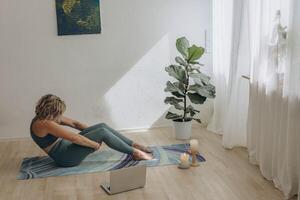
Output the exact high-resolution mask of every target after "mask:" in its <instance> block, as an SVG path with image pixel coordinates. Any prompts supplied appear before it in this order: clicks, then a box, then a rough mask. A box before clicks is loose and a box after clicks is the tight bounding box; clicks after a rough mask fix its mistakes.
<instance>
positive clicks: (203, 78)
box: [190, 72, 210, 86]
mask: <svg viewBox="0 0 300 200" xmlns="http://www.w3.org/2000/svg"><path fill="white" fill-rule="evenodd" d="M190 77H191V78H192V79H193V80H194V82H195V83H196V84H198V85H201V86H203V83H204V84H205V85H208V84H209V81H210V77H209V76H207V75H205V74H203V73H201V72H200V73H191V74H190Z"/></svg>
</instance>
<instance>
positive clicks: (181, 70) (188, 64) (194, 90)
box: [164, 37, 216, 123]
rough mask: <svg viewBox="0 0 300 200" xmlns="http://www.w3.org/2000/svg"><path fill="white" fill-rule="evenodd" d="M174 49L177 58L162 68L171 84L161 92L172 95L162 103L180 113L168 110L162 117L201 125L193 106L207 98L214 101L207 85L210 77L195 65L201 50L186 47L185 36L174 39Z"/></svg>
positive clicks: (187, 45)
mask: <svg viewBox="0 0 300 200" xmlns="http://www.w3.org/2000/svg"><path fill="white" fill-rule="evenodd" d="M176 48H177V50H178V52H179V53H180V54H181V56H177V57H176V58H175V61H176V64H172V65H170V66H168V67H166V68H165V71H166V72H168V74H169V75H170V76H171V77H173V78H174V79H175V81H173V82H171V81H168V82H167V84H166V88H165V90H164V91H165V92H168V93H170V94H171V95H172V96H168V97H166V99H165V101H164V102H165V103H166V104H169V105H171V106H173V107H175V108H176V109H177V110H179V111H180V112H182V114H177V113H172V112H170V111H169V112H168V113H167V114H166V116H165V117H166V118H167V119H172V120H174V121H182V122H185V121H190V120H195V121H197V122H199V123H201V120H200V119H199V118H196V117H195V115H196V114H197V113H199V112H200V111H199V110H197V109H195V108H194V106H193V104H203V103H204V102H205V101H206V99H207V98H214V97H215V93H216V92H215V86H213V85H212V84H211V83H210V77H209V76H207V75H206V74H204V73H202V72H201V70H200V67H201V66H203V64H201V63H199V62H198V60H199V59H200V58H201V56H202V55H203V54H204V51H205V49H204V48H203V47H198V46H196V45H192V46H190V44H189V41H188V40H187V39H186V38H185V37H181V38H178V39H177V41H176ZM188 99H189V100H190V101H188ZM188 104H189V105H188Z"/></svg>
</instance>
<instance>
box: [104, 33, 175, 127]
mask: <svg viewBox="0 0 300 200" xmlns="http://www.w3.org/2000/svg"><path fill="white" fill-rule="evenodd" d="M169 45H170V43H169V36H168V34H166V35H165V36H164V37H163V38H162V39H161V40H159V41H158V42H157V43H156V44H155V45H154V46H153V47H152V48H151V49H150V50H149V51H148V52H147V53H146V54H145V55H144V56H143V57H142V58H141V59H140V60H139V61H138V62H137V63H136V64H135V65H134V66H133V67H132V68H131V69H130V70H129V71H128V72H127V73H126V74H125V75H124V76H123V77H122V78H121V79H120V80H119V81H118V82H116V84H115V85H114V86H112V87H111V89H110V90H108V91H107V92H106V93H105V95H104V97H103V98H102V99H101V100H100V105H99V106H100V107H101V110H102V113H109V116H107V115H106V116H101V118H102V119H103V121H105V122H107V123H109V124H111V125H112V126H113V127H114V128H116V129H127V128H149V127H150V126H151V125H152V124H153V123H154V122H155V121H156V120H157V119H159V118H160V117H161V115H163V113H164V112H165V111H166V110H167V109H168V106H167V105H165V104H164V98H165V96H166V93H165V92H164V88H165V84H166V82H167V80H168V79H169V77H168V75H167V73H166V72H165V70H164V68H165V66H167V65H169V64H170V62H171V60H170V58H171V57H170V46H169ZM161 123H166V122H164V120H162V122H161Z"/></svg>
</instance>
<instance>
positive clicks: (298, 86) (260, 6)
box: [247, 0, 300, 199]
mask: <svg viewBox="0 0 300 200" xmlns="http://www.w3.org/2000/svg"><path fill="white" fill-rule="evenodd" d="M299 3H300V2H299V1H295V4H294V3H293V1H292V0H248V2H247V9H248V11H249V12H248V13H249V15H248V16H247V18H248V19H249V29H250V30H251V32H250V33H249V36H250V37H249V41H250V52H251V57H250V58H251V61H250V62H251V83H250V99H249V115H248V133H247V136H248V137H247V147H248V151H249V158H250V162H251V163H255V164H258V165H259V168H260V170H261V172H262V175H263V176H264V177H266V178H267V179H269V180H272V181H273V182H274V184H275V186H276V187H278V188H279V189H281V190H282V191H283V193H284V195H285V198H289V197H292V196H293V195H295V194H297V193H299V182H300V181H299V180H300V177H299V176H300V174H299V173H300V148H299V146H300V144H299V143H300V98H299V97H300V65H299V58H300V57H299V55H300V51H299V40H300V37H299V31H300V26H299V20H300V17H299V14H297V12H299V8H300V7H299V6H300V5H299ZM296 9H297V10H296ZM278 10H280V14H281V17H280V23H281V24H282V26H287V32H288V34H287V40H286V42H285V41H284V36H282V35H284V33H283V34H282V33H281V32H280V31H282V28H278V23H279V17H278V16H277V18H276V17H275V16H276V13H279V12H278ZM285 43H286V44H285ZM298 199H300V197H299V198H298Z"/></svg>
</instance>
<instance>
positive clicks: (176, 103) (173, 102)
mask: <svg viewBox="0 0 300 200" xmlns="http://www.w3.org/2000/svg"><path fill="white" fill-rule="evenodd" d="M180 102H183V100H182V99H177V98H175V97H166V99H165V103H166V104H170V105H173V106H174V107H175V108H176V109H178V110H184V108H183V106H182V105H180V104H179V103H180Z"/></svg>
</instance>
